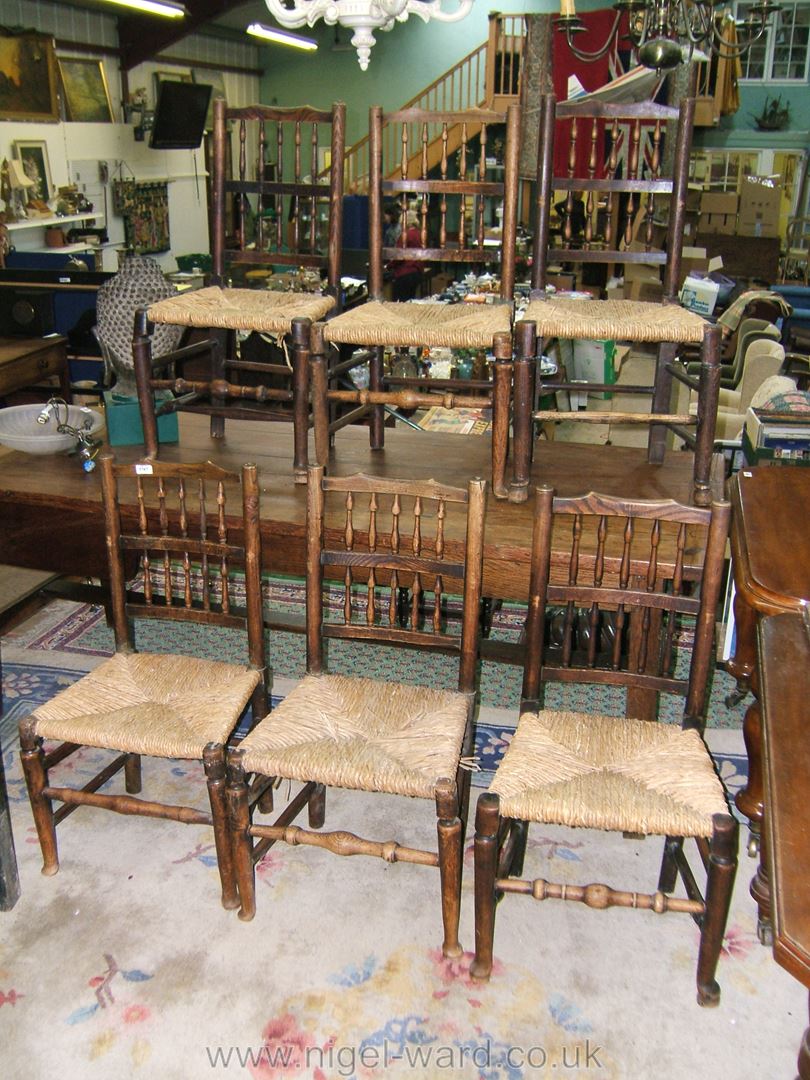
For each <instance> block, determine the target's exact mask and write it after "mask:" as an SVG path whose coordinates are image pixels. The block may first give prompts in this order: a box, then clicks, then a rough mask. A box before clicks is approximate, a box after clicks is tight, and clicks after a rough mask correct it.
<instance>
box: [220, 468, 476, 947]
mask: <svg viewBox="0 0 810 1080" xmlns="http://www.w3.org/2000/svg"><path fill="white" fill-rule="evenodd" d="M307 491H308V501H307V675H306V677H305V678H304V680H303V681H302V682H300V683H299V684H298V685H297V686H296V687H295V689H294V690H293V691H292V692H291V693H290V694H288V695H287V696H286V697H285V698H284V701H283V702H282V703H281V704H280V705H279V706H278V707H277V708H276V710H275V711H274V712H273V722H272V723H268V724H259V726H258V727H257V728H255V729H254V730H253V731H252V732H251V733H250V735H249V736H248V737H247V738H246V739H245V740H244V742H242V743H241V744H240V745H239V746H238V747H237V748H236V749H235V750H234V751H233V753H232V754H231V755H230V758H229V777H230V779H229V789H228V790H229V800H230V813H231V823H232V829H233V838H234V858H235V861H236V871H237V879H238V884H239V894H240V897H241V900H242V908H241V912H240V917H241V918H243V919H250V918H252V917H253V914H254V911H255V882H254V864H255V862H256V861H257V860H258V859H259V858H261V856H262V855H263V853H264V852H265V851H266V850H267V848H268V847H269V846H270V845H271V844H273V843H275V842H276V841H278V840H283V841H284V842H286V843H296V844H309V845H314V846H318V847H323V848H326V849H327V850H329V851H332V852H333V853H335V854H338V855H353V854H364V855H373V856H379V857H381V858H384V859H387V860H388V861H390V862H396V861H400V862H416V863H421V864H423V865H428V866H436V867H438V868H439V871H440V876H441V889H442V916H443V922H444V946H443V948H444V952H445V955H447V956H457V955H460V951H461V950H460V946H459V943H458V915H459V902H460V881H461V863H462V842H463V834H464V822H465V820H466V812H467V802H468V797H469V774H468V772H467V771H466V770H465V769H463V768H462V765H463V764H464V763H465V762H466V763H467V764H469V755H470V754H471V751H472V737H473V732H472V717H473V709H474V704H475V695H476V685H477V683H476V680H477V673H476V672H477V659H478V637H479V627H478V610H479V602H480V597H481V579H482V566H483V563H482V552H483V547H482V545H483V522H484V506H485V494H486V483H485V482H484V481H481V480H472V481H470V483H469V484H468V485H467V488H466V490H464V489H457V488H451V487H446V486H443V485H441V484H437V483H435V482H434V481H418V482H417V481H404V480H386V479H382V478H378V477H370V476H364V475H362V474H361V475H357V476H352V477H325V476H324V473H323V469H322V468H321V467H320V466H313V467H311V468H310V470H309V480H308V489H307ZM333 500H337V505H336V506H333V505H332V503H333ZM461 515H464V521H465V528H464V530H463V532H461V533H460V530H459V524H460V520H459V519H460V516H461ZM451 537H452V538H451ZM325 575H328V576H329V577H330V578H334V579H336V580H337V581H338V582H342V585H343V604H342V609H341V610H340V612H339V613H338V614H337V616H336V617H335V618H327V612H326V611H325V609H324V602H323V581H324V576H325ZM454 587H455V588H457V589H458V591H459V592H460V594H461V598H462V605H461V611H460V615H458V616H457V618H456V622H455V624H454V625H448V624H447V621H446V612H445V607H444V600H445V597H446V595H447V593H448V591H449V590H450V589H451V588H454ZM405 594H407V595H408V596H409V598H410V599H409V601H408V602H404V601H403V596H404V595H405ZM347 639H355V640H357V641H358V642H362V643H366V644H368V645H371V644H372V643H374V642H376V643H380V644H382V643H394V644H396V643H399V644H402V645H405V646H409V647H416V648H437V647H438V648H442V649H450V650H451V651H452V652H453V653H454V654H455V655H456V656H457V657H458V679H457V683H456V686H455V687H454V688H453V689H447V690H443V689H434V688H431V689H428V688H427V687H424V686H416V685H412V684H407V683H403V682H395V681H390V680H382V679H379V680H378V679H372V678H362V677H348V676H342V675H330V674H328V673H327V658H326V652H325V645H326V643H327V642H329V641H335V640H347ZM246 774H257V775H259V776H274V777H284V778H288V779H291V780H297V781H300V782H302V783H303V785H304V786H303V787H302V789H301V790H300V792H299V793H298V794H297V795H296V796H295V798H294V799H293V800H292V802H291V803H290V804H289V805H288V807H287V808H285V810H284V811H283V812H282V815H281V818H280V819H279V821H278V822H276V823H275V824H273V825H259V824H252V823H251V820H250V813H249V807H248V789H247V784H246V782H245V775H246ZM326 785H334V786H336V787H342V788H350V789H353V790H359V791H366V792H378V793H390V794H398V795H409V796H412V797H417V798H423V799H432V800H434V801H435V804H436V812H437V816H438V822H437V830H438V851H424V850H419V849H414V848H410V847H404V846H400V845H399V844H398V843H396V842H394V841H390V842H386V843H384V842H378V841H375V840H367V839H363V838H362V837H360V836H357V835H354V834H353V833H345V832H337V833H325V834H318V833H316V832H312V831H307V830H304V829H300V828H292V827H291V826H290V822H291V821H292V820H293V819H294V817H295V816H296V815H297V814H298V813H299V812H300V810H302V809H303V807H304V806H307V805H308V806H309V823H310V826H311V828H319V827H320V826H321V825H322V824H323V822H324V807H325V786H326ZM253 838H258V840H259V842H258V843H257V844H255V845H254V843H253Z"/></svg>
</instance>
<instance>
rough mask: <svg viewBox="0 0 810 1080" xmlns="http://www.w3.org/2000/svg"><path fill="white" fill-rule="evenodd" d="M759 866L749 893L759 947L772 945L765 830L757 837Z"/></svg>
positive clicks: (769, 886) (769, 883)
mask: <svg viewBox="0 0 810 1080" xmlns="http://www.w3.org/2000/svg"><path fill="white" fill-rule="evenodd" d="M758 841H759V864H758V866H757V872H756V874H754V876H753V878H752V879H751V885H750V886H749V890H748V891H749V892H750V894H751V896H752V897H753V899H754V901H755V902H756V905H757V937H758V938H759V941H760V944H761V945H768V946H772V945H773V922H772V920H771V882H770V877H769V876H768V841H767V837H766V830H765V829H763V830H762V833H761V835H760V836H759V837H758Z"/></svg>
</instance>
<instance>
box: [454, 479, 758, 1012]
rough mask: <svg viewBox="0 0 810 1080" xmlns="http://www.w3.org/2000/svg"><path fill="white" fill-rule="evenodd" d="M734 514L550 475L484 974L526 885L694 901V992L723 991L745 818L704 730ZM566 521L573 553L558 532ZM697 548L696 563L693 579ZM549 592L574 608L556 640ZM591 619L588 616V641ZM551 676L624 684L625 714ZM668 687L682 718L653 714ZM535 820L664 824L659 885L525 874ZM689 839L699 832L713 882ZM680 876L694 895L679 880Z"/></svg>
mask: <svg viewBox="0 0 810 1080" xmlns="http://www.w3.org/2000/svg"><path fill="white" fill-rule="evenodd" d="M729 517H730V506H729V504H728V503H725V502H724V503H717V502H716V503H714V504H713V505H712V507H711V508H701V507H691V506H685V505H681V504H679V503H676V502H674V501H672V500H662V501H658V502H656V501H649V500H624V499H619V498H611V497H607V496H603V495H597V494H595V493H593V492H591V493H590V494H587V495H583V496H578V497H573V498H555V497H554V493H553V490H552V489H551V488H549V487H545V488H539V489H537V493H536V506H535V520H534V530H533V537H532V562H531V579H530V586H529V608H528V616H527V621H526V636H525V663H524V671H523V687H522V692H521V706H520V719H519V721H518V725H517V730H516V732H515V735H514V736H513V738H512V740H511V742H510V745H509V747H508V749H507V750H506V752H505V754H504V756H503V759H502V760H501V763H500V764H499V766H498V769H497V772H496V774H495V777H494V779H493V781H492V783H491V785H490V789H489V791H488V792H485V793H483V794H482V795H481V796H480V797H479V800H478V806H477V812H476V832H475V927H476V929H475V941H476V948H475V960H474V962H473V965H472V967H471V974H472V976H473V978H475V979H482V980H483V979H488V978H489V977H490V974H491V972H492V968H493V962H494V955H495V954H494V932H495V908H496V903H497V900H498V899H499V898H500V897H501V896H504V895H506V894H512V893H514V894H520V895H524V896H527V897H529V898H533V899H535V900H548V899H552V900H554V899H558V900H573V901H578V902H580V903H583V904H585V905H586V906H588V907H591V908H594V909H597V910H601V909H605V908H609V907H614V906H619V907H632V908H638V909H641V910H647V911H653V912H656V913H659V914H662V913H664V912H668V911H675V912H684V913H687V914H689V915H691V916H692V918H693V919H694V920H695V922H696V923H697V925H698V926H699V928H700V931H701V935H700V946H699V951H698V963H697V999H698V1002H699V1004H701V1005H707V1006H711V1005H716V1004H718V1002H719V1000H720V987H719V986H718V984H717V981H716V978H715V975H716V969H717V963H718V960H719V957H720V952H721V948H722V943H723V934H724V932H725V926H726V919H727V917H728V909H729V904H730V901H731V892H732V888H733V885H734V877H735V873H736V866H737V824H736V822H735V820H734V818H733V817H732V816H731V815H730V813H729V810H728V803H727V800H726V795H725V792H724V790H723V786H722V784H721V783H720V780H719V778H718V777H717V774H716V772H715V769H714V765H713V762H712V759H711V756H710V755H709V752H708V749H707V748H706V745H705V743H704V741H703V737H702V736H703V729H704V726H705V721H706V715H705V713H706V702H707V696H708V692H707V683H708V674H709V670H710V666H711V664H712V661H713V655H714V654H713V642H714V620H715V617H716V609H717V602H718V598H719V594H720V587H721V582H722V578H723V561H724V555H725V544H726V537H727V533H728V525H729ZM553 533H556V536H555V543H554V553H555V560H554V565H553V566H552V556H551V549H552V535H553ZM566 535H568V536H569V537H570V541H569V546H568V550H567V552H566V551H565V550H564V549H563V548H562V547H561V545H560V540H561V538H563V537H565V536H566ZM687 553H689V557H690V559H695V558H697V564H698V567H699V569H698V570H697V571H696V573H697V579H694V580H692V581H689V580H688V578H690V577H693V578H694V573H695V571H690V573H689V574H687V572H686V562H685V559H686V557H687ZM550 604H551V605H554V608H555V609H559V608H561V609H562V611H563V613H564V615H563V619H562V628H561V634H562V641H561V642H559V643H558V645H559V648H558V649H555V650H553V651H552V650H550V649H549V648H548V644H547V636H548V635H547V628H546V624H547V613H548V606H549V605H550ZM580 613H581V614H580ZM607 616H609V623H608V622H605V619H606V617H607ZM580 619H583V620H585V621H587V624H588V627H589V632H588V634H587V635H586V636H585V640H584V641H583V640H581V639H580V638H579V637H578V636H577V624H578V622H579V621H580ZM608 625H609V626H610V628H611V633H609V634H605V635H603V634H602V633H601V630H602V629H604V628H606V627H607V626H608ZM687 626H688V627H689V628H690V629H692V628H693V635H694V636H693V645H692V648H691V656H689V660H688V664H686V663H684V662H683V659H680V662H679V657H678V655H677V651H678V649H683V648H684V640H683V631H684V629H686V627H687ZM600 642H603V644H600ZM553 680H558V681H564V682H576V683H593V684H596V685H603V686H615V687H621V688H624V690H625V695H626V697H625V715H623V716H606V715H604V714H595V715H591V714H587V713H578V712H573V711H558V710H553V709H546V708H545V707H544V694H545V686H546V684H547V682H549V681H553ZM661 692H666V693H672V694H678V695H680V696H681V697H683V699H684V711H683V720H682V723H681V725H679V726H676V725H668V724H663V723H659V722H657V721H656V720H655V719H650V718H648V717H647V716H646V715H645V710H644V708H643V704H642V695H643V694H645V693H649V694H652V695H653V698H654V699H656V700H657V696H658V695H659V694H660V693H661ZM532 822H536V823H541V824H544V825H545V824H554V825H561V826H569V827H574V828H587V829H597V830H603V831H622V832H624V833H630V834H634V835H635V834H642V835H645V836H647V835H657V836H662V837H664V838H665V843H664V853H663V859H662V862H661V869H660V873H659V878H658V887H657V889H656V890H655V891H654V892H651V893H645V892H637V891H622V890H617V889H614V888H612V887H611V886H609V885H606V884H602V883H591V884H587V885H580V884H574V883H571V882H570V881H569V880H568V879H567V878H566V880H564V881H562V882H554V881H547V880H544V879H542V878H536V879H533V880H526V879H524V878H523V872H524V871H523V863H524V856H525V852H526V844H527V835H528V828H529V825H530V823H532ZM685 838H690V839H692V840H694V841H695V845H696V847H697V851H698V854H699V857H700V864H702V866H703V869H704V871H705V889H704V890H703V891H701V887H700V885H699V883H698V879H697V877H696V875H695V871H694V869H693V867H692V865H691V864H690V862H689V860H688V858H687V854H686V851H685V849H684V840H685ZM631 861H632V860H631ZM679 880H680V882H681V884H682V889H683V893H684V894H685V895H681V894H680V893H676V886H677V885H678V882H679ZM509 914H511V915H514V914H515V913H514V912H510V913H509ZM505 917H508V915H507V914H506V913H504V914H503V915H502V916H501V918H505Z"/></svg>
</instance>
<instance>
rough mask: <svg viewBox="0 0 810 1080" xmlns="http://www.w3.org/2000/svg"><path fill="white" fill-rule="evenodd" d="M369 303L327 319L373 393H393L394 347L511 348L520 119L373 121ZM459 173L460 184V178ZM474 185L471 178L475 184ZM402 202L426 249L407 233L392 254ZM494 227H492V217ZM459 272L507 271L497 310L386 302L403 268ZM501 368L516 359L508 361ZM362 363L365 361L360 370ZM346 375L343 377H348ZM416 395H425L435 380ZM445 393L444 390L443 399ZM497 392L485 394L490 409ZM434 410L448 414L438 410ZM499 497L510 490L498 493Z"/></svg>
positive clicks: (484, 113) (375, 440) (461, 116)
mask: <svg viewBox="0 0 810 1080" xmlns="http://www.w3.org/2000/svg"><path fill="white" fill-rule="evenodd" d="M504 122H505V125H506V135H505V140H504V160H503V166H502V169H500V168H499V175H498V178H497V179H488V178H487V170H488V166H487V157H488V155H490V154H491V153H492V149H491V145H492V143H493V141H494V138H495V136H494V135H493V132H492V128H493V126H494V125H503V124H504ZM369 126H370V142H371V148H370V161H371V165H370V170H371V175H370V186H369V301H368V303H366V304H362V305H360V306H358V307H356V308H354V309H352V310H350V311H346V312H343V313H342V314H340V315H337V316H336V317H334V318H331V319H329V321H328V322H327V323H326V325H325V327H324V338H325V340H326V341H327V342H328V343H331V344H333V345H335V346H348V345H352V346H363V347H367V348H368V349H369V350H370V352H369V354H368V359H369V368H370V379H369V390H370V391H371V393H372V394H379V393H382V392H384V390H385V377H384V371H383V353H384V350H385V348H386V347H390V348H409V347H413V346H415V347H418V348H423V347H434V346H444V347H448V348H451V349H487V350H494V349H495V346H496V342H498V341H499V340H505V339H504V338H503V335H506V337H507V338H510V340H511V332H512V302H513V294H514V285H515V235H516V221H517V198H518V150H519V146H518V143H519V109H518V107H517V106H516V105H512V106H510V107H509V109H508V111H507V114H506V117H505V118H504V116H503V114H501V113H497V112H492V111H489V110H484V109H474V110H469V111H466V112H457V111H443V112H441V111H437V112H431V111H424V110H420V109H404V110H401V111H399V112H393V113H386V114H384V113H383V111H382V108H381V107H379V106H374V107H373V108H372V109H371V111H370V117H369ZM456 163H457V164H458V175H457V176H456V177H453V173H454V172H456ZM470 173H471V174H472V178H468V174H470ZM384 199H389V200H391V199H393V200H396V201H397V202H398V204H399V206H400V208H401V214H402V220H403V222H404V221H405V220H406V216H407V207H408V201H409V199H415V200H416V206H417V209H416V214H417V216H418V221H419V227H418V231H419V237H420V246H419V247H409V246H403V245H404V241H405V238H406V231H405V228H404V226H403V231H402V233H401V235H400V242H399V243H398V244H396V245H394V246H388V247H387V246H385V245H384V242H383V240H384V236H383V200H384ZM495 200H503V219H502V228H501V231H500V236H498V235H497V233H496V235H494V237H493V239H492V240H490V239H489V238H488V237H487V222H488V217H487V215H488V213H490V214H491V213H492V212H493V210H494V201H495ZM493 221H494V217H493ZM403 261H405V262H414V263H417V264H418V263H423V264H428V263H434V264H438V263H441V264H443V265H444V264H454V265H455V266H456V267H457V268H459V269H462V270H465V271H466V270H469V269H470V268H472V267H474V266H484V265H492V264H496V265H498V266H499V268H500V286H499V292H498V299H497V302H495V303H493V304H482V303H474V304H473V303H460V304H442V303H436V302H434V303H430V302H429V303H418V304H414V303H403V302H393V301H386V300H385V299H384V278H385V267H386V265H390V264H392V263H394V264H395V263H397V262H403ZM502 352H503V350H502V347H501V349H500V352H499V355H501V358H502V359H509V358H508V357H506V356H503V355H502ZM352 363H353V364H356V363H357V358H354V360H353V361H352ZM342 370H343V366H339V367H337V368H335V370H334V375H335V376H338V375H340V374H341V372H342ZM424 384H425V385H424V388H422V387H421V386H419V384H412V385H410V387H409V388H410V389H416V390H417V392H418V393H427V392H428V391H429V389H430V380H424ZM446 389H447V388H446V387H444V388H443V390H446ZM493 395H494V391H492V390H488V391H487V390H485V391H484V392H478V393H477V394H476V395H474V396H476V397H486V398H488V399H489V402H490V403H491V401H492V397H493ZM384 404H386V403H385V402H383V401H381V400H379V401H378V400H374V399H369V401H368V402H367V403H366V404H365V405H364V410H365V411H368V410H370V411H371V420H370V438H371V445H372V447H373V448H374V449H381V448H382V446H383V443H384V431H383V419H384V418H383V406H384ZM432 404H441V402H439V401H435V402H432ZM494 491H495V494H496V495H497V496H499V497H502V496H505V494H506V492H505V490H503V491H502V490H501V489H500V487H496V488H494Z"/></svg>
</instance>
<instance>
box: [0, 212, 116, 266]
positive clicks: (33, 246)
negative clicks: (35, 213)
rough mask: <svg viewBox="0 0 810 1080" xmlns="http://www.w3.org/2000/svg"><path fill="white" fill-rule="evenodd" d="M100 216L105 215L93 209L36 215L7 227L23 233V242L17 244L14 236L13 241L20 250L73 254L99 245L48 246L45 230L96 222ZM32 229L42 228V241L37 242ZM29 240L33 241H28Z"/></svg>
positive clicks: (10, 231) (102, 217) (93, 248)
mask: <svg viewBox="0 0 810 1080" xmlns="http://www.w3.org/2000/svg"><path fill="white" fill-rule="evenodd" d="M99 218H101V219H102V220H103V219H104V215H103V214H96V213H93V212H92V211H91V212H90V213H85V214H65V215H64V217H57V215H56V214H54V215H53V216H51V217H34V218H25V220H24V221H12V222H10V223H9V224H8V225H7V226H6V228H7V229H8V231H9V233H20V232H22V233H23V237H21V239H22V243H21V244H16V243H15V241H14V239H13V238H12V241H11V242H12V243H13V244H15V247H17V249H18V250H25V251H35V252H42V251H50V252H54V253H59V254H63V255H73V254H76V253H77V252H80V251H95V250H97V248H98V247H99V245H98V244H65V245H63V246H62V247H48V246H47V244H45V243H44V230H45V229H52V228H61V226H63V225H70V224H71V223H75V222H77V221H82V222H95V221H98V220H99ZM31 229H41V230H42V231H43V235H42V238H41V242H39V243H37V242H36V240H37V237H35V236H33V235H31V233H30V230H31ZM29 240H30V241H31V242H28V241H29Z"/></svg>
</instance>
